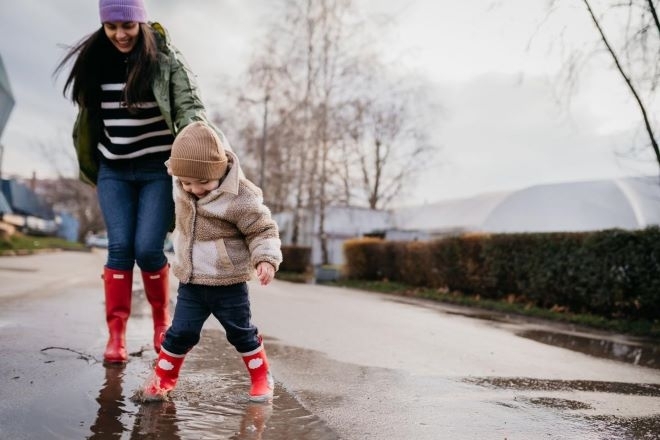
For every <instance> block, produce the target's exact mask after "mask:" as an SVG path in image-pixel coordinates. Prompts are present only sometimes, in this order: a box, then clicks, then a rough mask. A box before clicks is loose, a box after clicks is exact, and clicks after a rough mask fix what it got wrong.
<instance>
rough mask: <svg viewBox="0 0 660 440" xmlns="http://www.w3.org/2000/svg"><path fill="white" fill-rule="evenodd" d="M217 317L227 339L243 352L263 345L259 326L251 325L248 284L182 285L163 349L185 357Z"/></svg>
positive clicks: (180, 285)
mask: <svg viewBox="0 0 660 440" xmlns="http://www.w3.org/2000/svg"><path fill="white" fill-rule="evenodd" d="M211 314H213V316H215V317H216V319H217V320H218V321H220V324H222V327H223V328H224V329H225V332H226V333H227V340H228V341H229V343H230V344H232V345H233V346H234V347H236V350H237V351H238V352H239V353H248V352H250V351H253V350H256V349H257V348H259V346H260V345H261V341H260V339H259V336H258V330H257V327H255V326H254V325H253V324H252V323H251V322H250V318H251V317H252V314H251V312H250V298H249V296H248V287H247V283H239V284H232V285H230V286H202V285H198V284H184V283H180V284H179V294H178V296H177V300H176V308H175V310H174V318H173V319H172V326H171V327H170V328H169V329H168V330H167V333H166V334H165V340H164V341H163V343H162V346H163V347H164V348H165V350H167V351H168V352H170V353H173V354H185V353H187V352H188V351H190V349H192V348H193V347H194V346H195V345H196V344H197V343H198V342H199V338H200V333H201V331H202V326H203V325H204V322H205V321H206V320H207V318H208V317H209V315H211Z"/></svg>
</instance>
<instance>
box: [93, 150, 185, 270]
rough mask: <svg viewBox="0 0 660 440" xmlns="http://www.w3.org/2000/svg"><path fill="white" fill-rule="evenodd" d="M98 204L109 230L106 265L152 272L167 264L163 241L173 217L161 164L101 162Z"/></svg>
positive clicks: (169, 183)
mask: <svg viewBox="0 0 660 440" xmlns="http://www.w3.org/2000/svg"><path fill="white" fill-rule="evenodd" d="M97 193H98V197H99V204H100V206H101V211H102V213H103V219H104V221H105V227H106V229H107V230H108V260H107V263H106V266H107V267H109V268H110V269H115V270H132V269H133V266H134V265H135V263H136V262H137V265H138V266H139V267H140V269H142V270H143V271H146V272H156V271H158V270H160V269H161V268H162V267H163V266H164V265H165V264H167V257H166V256H165V253H164V251H163V246H164V244H165V237H166V236H167V232H168V230H169V228H170V226H171V224H172V220H173V218H174V200H173V198H172V178H171V177H170V176H169V175H168V174H167V169H166V168H165V165H164V164H163V161H162V160H160V159H158V160H155V159H154V160H145V159H144V158H143V159H141V160H135V161H134V160H125V161H124V160H123V161H121V163H118V164H112V165H108V164H107V163H104V162H103V161H101V165H100V168H99V177H98V182H97Z"/></svg>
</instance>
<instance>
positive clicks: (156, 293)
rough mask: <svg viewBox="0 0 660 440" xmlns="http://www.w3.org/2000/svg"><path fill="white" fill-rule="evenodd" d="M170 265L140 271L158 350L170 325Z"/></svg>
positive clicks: (157, 350)
mask: <svg viewBox="0 0 660 440" xmlns="http://www.w3.org/2000/svg"><path fill="white" fill-rule="evenodd" d="M169 274H170V265H169V264H166V265H165V266H163V267H161V268H160V270H158V271H156V272H145V271H142V282H143V283H144V293H145V295H146V297H147V301H149V304H151V314H152V317H153V321H154V350H156V353H158V352H160V343H161V341H162V340H163V337H164V336H165V331H167V328H168V327H169V326H170V310H169V309H170V283H169Z"/></svg>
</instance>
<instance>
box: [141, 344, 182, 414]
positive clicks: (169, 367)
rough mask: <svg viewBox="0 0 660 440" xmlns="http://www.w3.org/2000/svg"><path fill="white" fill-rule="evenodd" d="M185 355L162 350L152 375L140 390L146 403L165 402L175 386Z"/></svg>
mask: <svg viewBox="0 0 660 440" xmlns="http://www.w3.org/2000/svg"><path fill="white" fill-rule="evenodd" d="M185 357H186V355H185V354H173V353H170V352H168V351H167V350H165V349H164V348H162V349H161V350H160V353H159V354H158V361H157V362H156V368H155V369H154V373H153V375H152V376H151V378H149V381H148V382H147V384H146V385H145V386H144V388H143V390H142V398H143V399H144V400H145V401H147V402H150V401H160V400H166V399H167V395H168V394H169V393H170V391H172V390H173V389H174V387H175V386H176V381H177V379H178V378H179V370H181V365H182V364H183V359H184V358H185Z"/></svg>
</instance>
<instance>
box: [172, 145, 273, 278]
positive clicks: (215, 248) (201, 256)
mask: <svg viewBox="0 0 660 440" xmlns="http://www.w3.org/2000/svg"><path fill="white" fill-rule="evenodd" d="M226 153H227V156H228V159H229V165H230V169H229V172H228V173H227V174H226V175H225V178H224V180H223V181H222V182H221V183H220V186H219V187H218V188H217V189H215V190H213V191H212V192H210V193H209V194H207V195H205V196H204V197H202V198H201V199H197V197H195V196H194V195H193V194H190V193H187V192H186V191H184V190H183V187H182V186H181V182H179V179H177V178H175V179H174V204H175V210H176V226H175V229H174V232H173V234H172V237H173V238H172V242H173V244H174V259H173V261H172V271H173V273H174V275H175V276H176V277H177V278H178V279H179V281H181V282H182V283H186V284H201V285H206V286H226V285H229V284H236V283H240V282H244V281H248V280H249V279H250V278H251V277H252V276H253V274H254V270H255V267H256V266H257V264H259V263H260V262H262V261H267V262H269V263H271V264H272V265H273V266H274V267H275V270H276V271H277V269H278V268H279V265H280V263H281V262H282V250H281V242H280V236H279V230H278V227H277V223H275V221H274V220H273V219H272V217H271V214H270V210H269V209H268V207H266V206H265V205H264V204H263V196H262V192H261V189H259V188H258V187H257V186H256V185H254V184H253V183H252V182H250V181H249V180H247V179H246V178H244V177H243V176H242V173H240V166H239V163H238V158H237V157H236V155H235V154H234V153H233V152H231V151H229V150H227V151H226Z"/></svg>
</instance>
